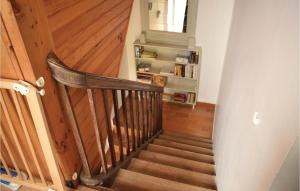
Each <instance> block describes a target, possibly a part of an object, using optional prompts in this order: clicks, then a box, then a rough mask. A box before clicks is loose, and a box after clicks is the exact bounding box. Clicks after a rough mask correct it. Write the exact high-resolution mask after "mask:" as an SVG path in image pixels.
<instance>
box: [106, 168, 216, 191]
mask: <svg viewBox="0 0 300 191" xmlns="http://www.w3.org/2000/svg"><path fill="white" fill-rule="evenodd" d="M112 188H113V189H115V190H116V191H132V190H135V191H152V190H155V191H184V190H186V191H212V190H211V189H207V188H203V187H197V186H192V185H189V184H183V183H179V182H175V181H171V180H166V179H163V178H158V177H154V176H149V175H145V174H142V173H137V172H133V171H129V170H124V169H120V171H119V173H118V175H117V177H116V179H115V181H114V183H113V185H112Z"/></svg>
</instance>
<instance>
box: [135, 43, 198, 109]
mask: <svg viewBox="0 0 300 191" xmlns="http://www.w3.org/2000/svg"><path fill="white" fill-rule="evenodd" d="M133 45H134V51H135V66H136V75H137V81H140V82H143V83H148V84H150V83H154V84H157V83H156V82H157V79H159V81H160V83H159V84H160V85H163V86H164V96H163V100H164V101H165V102H171V103H176V104H183V105H190V106H192V107H193V108H194V107H195V105H196V102H197V98H198V92H199V91H198V90H199V77H200V75H199V72H200V68H199V67H200V58H201V51H200V50H201V49H200V48H199V47H196V48H193V49H190V48H188V47H187V46H182V45H171V44H162V43H157V42H147V43H141V42H140V41H139V40H137V41H135V42H134V44H133Z"/></svg>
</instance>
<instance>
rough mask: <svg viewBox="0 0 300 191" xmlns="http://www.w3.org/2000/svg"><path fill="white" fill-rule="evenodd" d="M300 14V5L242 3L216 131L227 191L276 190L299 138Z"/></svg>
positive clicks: (290, 1) (288, 1)
mask: <svg viewBox="0 0 300 191" xmlns="http://www.w3.org/2000/svg"><path fill="white" fill-rule="evenodd" d="M298 11H299V10H298V0H276V1H274V0H251V1H245V0H236V2H235V10H234V15H233V21H232V28H231V32H230V38H229V42H228V49H227V54H226V59H225V64H224V70H223V76H222V82H221V88H220V94H219V99H218V104H217V110H216V120H215V127H214V146H215V147H214V152H215V162H216V171H217V172H216V173H217V185H218V190H220V191H229V190H230V191H241V190H243V191H253V190H255V191H266V190H269V186H270V185H271V183H272V180H273V179H274V177H275V175H276V173H277V172H278V171H279V169H280V167H281V165H282V163H283V161H284V159H285V158H286V156H287V154H288V151H289V150H290V148H291V146H292V144H293V143H294V141H295V139H296V136H297V133H298V125H299V124H298V119H299V110H298V101H299V100H298V96H299V95H298V87H299V79H298V76H299V65H298V62H299V57H298V56H299V55H298V53H299V45H298V42H299V41H298V40H299V37H298V35H299V28H298V23H299V20H298V19H299V15H298ZM256 111H258V112H259V113H260V118H261V124H260V125H259V126H254V125H253V123H252V116H253V113H254V112H256Z"/></svg>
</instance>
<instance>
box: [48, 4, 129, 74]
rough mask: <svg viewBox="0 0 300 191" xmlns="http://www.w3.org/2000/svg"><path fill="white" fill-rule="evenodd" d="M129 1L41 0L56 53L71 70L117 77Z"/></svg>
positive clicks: (126, 24)
mask: <svg viewBox="0 0 300 191" xmlns="http://www.w3.org/2000/svg"><path fill="white" fill-rule="evenodd" d="M132 2H133V0H45V6H46V10H47V14H48V19H49V26H50V30H51V32H52V34H53V41H54V45H55V48H56V53H57V54H58V56H59V57H60V58H61V59H62V60H63V61H64V62H65V64H67V65H68V66H70V67H72V68H73V69H77V70H80V71H85V72H91V73H95V74H101V75H106V76H117V74H118V71H119V66H120V60H121V56H122V51H123V46H124V42H125V38H126V32H127V26H128V21H129V17H130V12H131V7H132Z"/></svg>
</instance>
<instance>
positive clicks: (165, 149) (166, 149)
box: [147, 144, 214, 164]
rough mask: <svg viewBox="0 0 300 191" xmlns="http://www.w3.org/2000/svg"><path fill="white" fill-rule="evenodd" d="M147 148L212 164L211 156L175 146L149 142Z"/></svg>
mask: <svg viewBox="0 0 300 191" xmlns="http://www.w3.org/2000/svg"><path fill="white" fill-rule="evenodd" d="M147 150H149V151H152V152H157V153H162V154H166V155H171V156H176V157H180V158H185V159H189V160H194V161H199V162H206V163H210V164H214V159H213V156H210V155H205V154H200V153H195V152H191V151H185V150H181V149H176V148H171V147H166V146H161V145H154V144H149V145H148V147H147Z"/></svg>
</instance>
